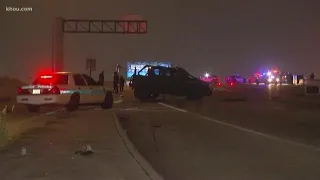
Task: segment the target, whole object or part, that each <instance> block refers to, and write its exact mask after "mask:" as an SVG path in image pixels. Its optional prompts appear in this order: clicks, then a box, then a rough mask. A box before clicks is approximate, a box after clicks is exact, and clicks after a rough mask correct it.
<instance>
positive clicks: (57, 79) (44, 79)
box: [32, 74, 68, 85]
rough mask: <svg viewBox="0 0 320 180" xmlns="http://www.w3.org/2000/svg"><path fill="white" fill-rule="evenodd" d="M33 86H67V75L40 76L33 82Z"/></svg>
mask: <svg viewBox="0 0 320 180" xmlns="http://www.w3.org/2000/svg"><path fill="white" fill-rule="evenodd" d="M32 84H33V85H67V84H68V75H66V74H52V75H41V76H38V77H37V78H36V80H34V81H33V83H32Z"/></svg>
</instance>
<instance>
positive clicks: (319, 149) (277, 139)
mask: <svg viewBox="0 0 320 180" xmlns="http://www.w3.org/2000/svg"><path fill="white" fill-rule="evenodd" d="M159 104H160V105H163V106H166V107H168V108H171V109H174V110H177V111H180V112H184V113H186V112H188V111H186V110H184V109H180V108H176V107H173V106H170V105H167V104H164V103H159ZM189 113H190V114H193V115H195V116H198V117H200V118H202V119H205V120H208V121H211V122H214V123H216V124H220V125H223V126H227V127H230V128H234V129H237V130H239V131H243V132H246V133H251V134H254V135H257V136H261V137H264V138H267V139H272V140H276V141H279V142H283V143H287V144H291V145H294V146H299V147H304V148H307V149H311V150H314V151H320V148H319V147H317V146H313V145H308V144H304V143H300V142H296V141H291V140H287V139H283V138H280V137H277V136H273V135H269V134H265V133H262V132H258V131H254V130H252V129H247V128H244V127H241V126H237V125H234V124H230V123H227V122H223V121H219V120H216V119H213V118H210V117H206V116H202V115H199V114H195V113H191V112H189Z"/></svg>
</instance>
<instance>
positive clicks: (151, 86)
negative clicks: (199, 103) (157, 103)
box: [130, 65, 212, 100]
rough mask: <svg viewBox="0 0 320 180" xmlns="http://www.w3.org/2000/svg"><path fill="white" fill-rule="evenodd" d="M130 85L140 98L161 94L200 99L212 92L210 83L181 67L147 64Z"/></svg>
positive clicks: (149, 97) (144, 98)
mask: <svg viewBox="0 0 320 180" xmlns="http://www.w3.org/2000/svg"><path fill="white" fill-rule="evenodd" d="M144 74H145V75H144ZM130 86H131V88H132V89H133V90H134V96H135V98H137V99H139V100H148V99H154V98H157V97H158V96H159V95H160V94H165V95H174V96H180V97H181V96H182V97H186V98H187V99H188V100H198V99H202V98H203V97H204V96H211V94H212V88H211V86H210V84H209V83H206V82H203V81H201V80H200V79H198V78H196V77H194V76H192V75H190V74H189V73H188V72H187V71H186V70H184V69H183V68H180V67H175V68H171V67H163V66H151V65H146V66H144V67H143V68H142V69H141V70H140V71H139V72H138V73H136V74H134V75H133V76H132V79H131V84H130Z"/></svg>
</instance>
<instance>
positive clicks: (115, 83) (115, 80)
mask: <svg viewBox="0 0 320 180" xmlns="http://www.w3.org/2000/svg"><path fill="white" fill-rule="evenodd" d="M118 84H119V75H118V72H116V71H115V72H114V73H113V90H114V92H115V93H116V94H118V93H119V87H118Z"/></svg>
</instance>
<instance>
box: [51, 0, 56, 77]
mask: <svg viewBox="0 0 320 180" xmlns="http://www.w3.org/2000/svg"><path fill="white" fill-rule="evenodd" d="M51 21H52V22H51V24H52V25H51V26H52V30H51V31H52V34H51V68H52V72H55V70H56V68H55V32H56V25H55V15H54V0H51Z"/></svg>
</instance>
